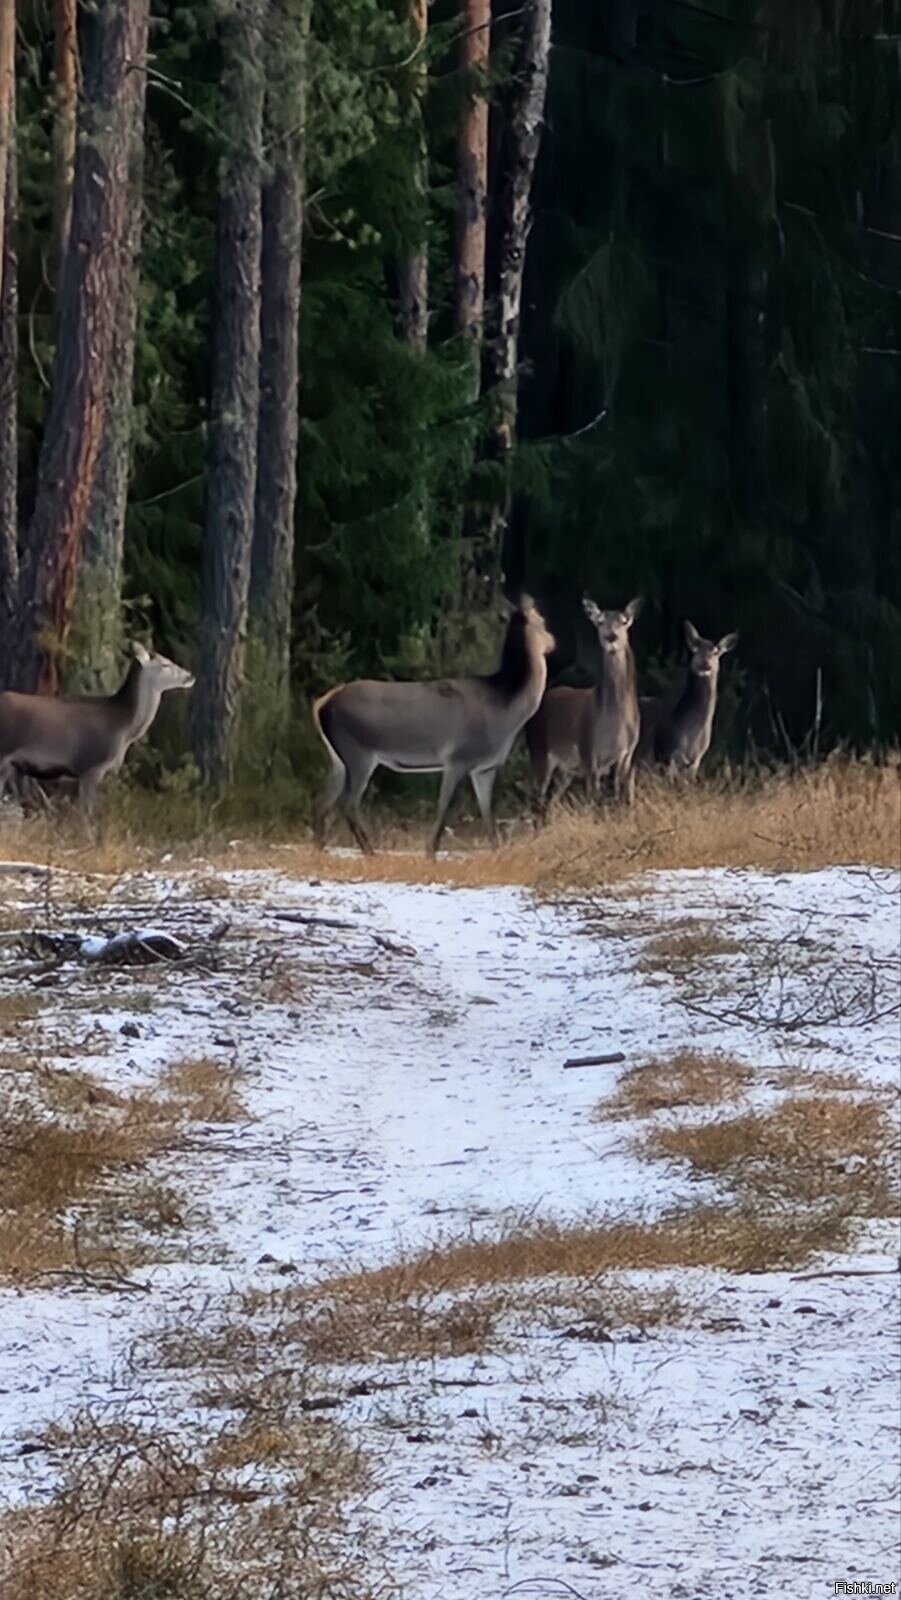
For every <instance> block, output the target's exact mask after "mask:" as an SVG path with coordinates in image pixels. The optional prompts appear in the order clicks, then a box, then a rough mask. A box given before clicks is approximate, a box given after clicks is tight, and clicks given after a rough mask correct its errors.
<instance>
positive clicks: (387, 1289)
mask: <svg viewBox="0 0 901 1600" xmlns="http://www.w3.org/2000/svg"><path fill="white" fill-rule="evenodd" d="M850 1226H851V1220H850V1218H848V1217H845V1216H838V1215H833V1214H830V1215H828V1216H827V1215H825V1214H820V1215H811V1214H809V1213H807V1212H798V1213H796V1214H793V1213H791V1212H789V1211H786V1212H785V1213H784V1214H775V1215H773V1216H764V1215H761V1214H760V1212H759V1211H758V1210H756V1209H754V1208H752V1207H730V1206H721V1207H720V1206H697V1207H688V1208H685V1209H682V1210H677V1211H673V1212H671V1213H669V1214H668V1215H665V1216H663V1217H661V1218H659V1219H656V1220H653V1221H628V1220H623V1221H619V1220H615V1221H610V1222H604V1221H601V1222H596V1223H584V1224H580V1225H577V1226H571V1227H566V1226H563V1225H559V1226H558V1225H556V1224H553V1223H536V1224H534V1225H532V1226H527V1227H524V1228H521V1229H513V1230H511V1231H510V1232H509V1233H506V1234H503V1235H502V1236H501V1237H499V1238H495V1239H485V1240H468V1239H467V1240H464V1241H461V1242H459V1243H455V1244H450V1245H447V1246H440V1247H436V1248H435V1249H433V1250H429V1251H426V1252H424V1253H423V1254H422V1255H420V1256H417V1257H414V1258H412V1259H410V1260H408V1261H405V1262H402V1263H400V1264H399V1265H397V1264H395V1265H388V1266H384V1267H379V1268H376V1269H374V1270H372V1271H364V1272H359V1273H354V1274H349V1275H346V1276H344V1277H341V1278H337V1279H332V1280H330V1281H329V1282H328V1283H326V1284H325V1285H323V1288H322V1293H323V1294H326V1295H329V1296H332V1297H334V1300H335V1303H336V1304H338V1305H343V1304H345V1303H347V1302H349V1301H350V1300H352V1299H358V1301H359V1302H360V1303H363V1302H365V1301H367V1300H368V1302H369V1303H370V1305H372V1304H378V1303H379V1302H380V1301H384V1300H386V1299H392V1298H396V1299H399V1300H402V1299H403V1298H404V1297H406V1298H411V1297H413V1296H415V1295H423V1294H426V1293H429V1292H432V1293H451V1292H457V1291H460V1290H464V1289H468V1290H473V1289H481V1288H484V1287H486V1286H490V1285H498V1284H523V1283H528V1282H531V1281H534V1280H537V1279H541V1278H549V1279H558V1280H559V1279H561V1278H569V1279H574V1280H577V1281H579V1282H584V1283H587V1282H590V1281H592V1280H595V1281H597V1280H599V1279H603V1278H605V1277H606V1276H607V1275H608V1274H610V1273H620V1272H628V1271H632V1270H640V1271H646V1270H654V1269H656V1268H665V1267H709V1268H717V1269H720V1270H722V1271H725V1272H758V1271H763V1270H766V1269H769V1268H775V1267H781V1266H794V1265H798V1264H800V1263H802V1262H804V1261H806V1260H807V1259H808V1258H809V1256H810V1255H811V1254H812V1253H813V1252H815V1251H818V1250H824V1249H831V1248H833V1247H837V1246H838V1245H839V1244H840V1243H841V1242H842V1240H843V1239H844V1238H845V1237H847V1233H848V1230H849V1228H850Z"/></svg>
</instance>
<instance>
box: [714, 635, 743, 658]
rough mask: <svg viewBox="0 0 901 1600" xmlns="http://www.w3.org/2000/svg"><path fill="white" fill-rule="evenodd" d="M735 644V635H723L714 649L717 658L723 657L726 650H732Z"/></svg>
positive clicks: (736, 639)
mask: <svg viewBox="0 0 901 1600" xmlns="http://www.w3.org/2000/svg"><path fill="white" fill-rule="evenodd" d="M737 644H738V634H737V633H724V634H723V637H722V639H721V640H720V642H719V644H718V645H717V647H716V653H717V655H718V656H724V655H725V654H726V651H727V650H734V649H735V646H736V645H737Z"/></svg>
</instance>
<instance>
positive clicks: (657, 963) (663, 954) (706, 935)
mask: <svg viewBox="0 0 901 1600" xmlns="http://www.w3.org/2000/svg"><path fill="white" fill-rule="evenodd" d="M742 949H743V946H742V944H741V942H740V940H738V939H730V938H729V936H728V935H727V934H723V933H717V931H716V929H715V928H713V927H711V926H710V924H704V923H701V922H699V923H696V924H695V925H694V926H689V927H681V928H677V929H674V930H671V931H668V932H666V933H659V934H656V935H655V937H654V938H653V939H648V940H647V942H646V944H645V945H644V948H643V950H642V952H641V955H640V956H639V958H638V961H637V962H636V966H637V967H638V970H639V972H677V973H678V972H681V971H682V970H683V969H684V968H686V967H694V966H697V964H698V962H699V961H710V960H712V959H714V958H715V957H716V956H734V955H738V954H739V953H740V952H741V950H742Z"/></svg>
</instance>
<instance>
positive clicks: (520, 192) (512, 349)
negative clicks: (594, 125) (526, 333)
mask: <svg viewBox="0 0 901 1600" xmlns="http://www.w3.org/2000/svg"><path fill="white" fill-rule="evenodd" d="M551 7H552V0H532V4H531V5H530V7H529V8H528V10H527V11H526V14H525V17H524V19H523V21H522V24H521V26H520V30H519V37H518V40H517V47H516V58H515V65H514V69H513V74H512V86H511V90H510V95H509V99H508V102H507V105H506V108H505V109H506V117H505V124H504V129H505V144H506V148H505V150H504V152H503V156H502V160H503V168H502V171H503V178H502V184H501V194H500V204H499V207H498V210H499V214H500V230H501V240H500V250H499V272H498V286H497V296H496V299H494V297H492V299H493V304H492V308H491V321H492V324H493V326H492V328H491V337H490V339H489V340H488V341H487V344H486V348H485V368H486V371H485V377H486V382H487V385H488V393H489V395H490V399H491V421H490V423H489V427H488V437H487V440H486V456H487V457H488V458H489V459H490V460H493V461H496V462H499V463H501V464H502V465H503V466H504V468H505V473H504V482H503V485H502V487H501V489H500V492H499V497H498V499H497V500H496V501H495V503H494V505H493V506H492V509H491V513H490V516H489V518H488V525H487V530H486V535H485V547H484V548H483V550H481V551H480V552H478V555H477V565H478V566H479V568H480V569H481V571H482V575H483V577H484V578H485V579H486V580H487V581H488V582H489V584H490V586H491V587H492V589H493V588H495V587H496V586H497V584H498V583H499V581H500V576H501V564H502V555H503V550H502V546H503V538H504V530H505V528H506V526H507V520H508V517H509V514H510V486H509V480H508V473H507V470H506V469H507V468H508V467H509V458H510V454H511V452H512V450H513V448H514V445H515V443H516V425H517V417H518V412H519V325H520V313H521V310H522V285H523V274H524V272H525V265H526V246H527V243H528V237H529V229H530V227H531V197H532V182H533V179H534V176H535V164H536V162H537V160H538V151H539V147H540V144H541V133H542V128H543V126H544V106H545V100H546V97H547V81H548V69H549V65H550V52H551Z"/></svg>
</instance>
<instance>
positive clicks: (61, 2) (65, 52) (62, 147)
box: [52, 0, 143, 281]
mask: <svg viewBox="0 0 901 1600" xmlns="http://www.w3.org/2000/svg"><path fill="white" fill-rule="evenodd" d="M53 30H54V31H53V75H54V79H55V101H56V104H55V108H54V120H53V264H52V266H53V278H54V281H56V279H57V277H58V274H59V270H60V267H61V265H62V262H63V258H64V256H65V254H66V245H67V244H68V242H69V226H70V223H71V219H72V181H73V176H74V172H75V128H76V111H77V105H78V29H77V23H76V0H54V6H53ZM142 77H143V74H142Z"/></svg>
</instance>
